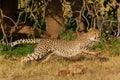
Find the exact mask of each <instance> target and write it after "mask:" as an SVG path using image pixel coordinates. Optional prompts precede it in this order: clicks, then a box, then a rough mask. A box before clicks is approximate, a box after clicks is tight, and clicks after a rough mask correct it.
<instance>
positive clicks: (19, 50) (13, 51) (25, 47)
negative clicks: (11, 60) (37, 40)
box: [0, 44, 34, 57]
mask: <svg viewBox="0 0 120 80" xmlns="http://www.w3.org/2000/svg"><path fill="white" fill-rule="evenodd" d="M33 50H34V46H33V45H30V44H21V45H19V46H18V47H15V48H10V47H7V46H4V45H2V44H1V45H0V54H1V55H11V56H16V57H19V56H23V55H27V54H29V53H32V52H33Z"/></svg>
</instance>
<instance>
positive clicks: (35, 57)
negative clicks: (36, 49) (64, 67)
mask: <svg viewBox="0 0 120 80" xmlns="http://www.w3.org/2000/svg"><path fill="white" fill-rule="evenodd" d="M52 55H53V54H52V52H47V53H45V54H42V53H41V54H40V53H39V54H36V55H35V53H32V54H28V55H27V56H26V57H22V58H21V65H22V66H24V65H26V64H27V63H29V62H31V61H33V60H34V61H38V62H39V61H40V62H41V63H44V62H46V61H48V59H49V58H50V57H51V56H52Z"/></svg>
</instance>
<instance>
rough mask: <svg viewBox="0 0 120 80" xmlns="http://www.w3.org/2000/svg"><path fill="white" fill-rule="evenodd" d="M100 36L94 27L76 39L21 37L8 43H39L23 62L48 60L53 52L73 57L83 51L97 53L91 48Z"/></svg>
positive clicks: (13, 44)
mask: <svg viewBox="0 0 120 80" xmlns="http://www.w3.org/2000/svg"><path fill="white" fill-rule="evenodd" d="M99 37H100V32H99V31H98V30H97V29H92V30H89V31H88V32H87V33H82V34H80V35H79V36H78V37H77V38H76V39H75V40H70V41H66V40H57V39H20V40H17V41H15V42H12V43H9V44H7V45H8V46H11V47H13V46H15V45H18V44H23V43H37V46H36V48H35V49H34V52H33V53H31V54H28V55H27V56H25V57H23V58H22V59H21V61H22V62H23V63H27V62H29V61H32V60H42V59H44V60H47V59H48V58H49V57H50V56H51V55H52V54H55V55H58V56H62V57H72V56H76V55H77V54H81V53H88V54H92V55H96V53H95V52H91V51H90V50H89V48H90V47H91V46H92V44H94V42H97V41H99ZM44 60H43V61H44Z"/></svg>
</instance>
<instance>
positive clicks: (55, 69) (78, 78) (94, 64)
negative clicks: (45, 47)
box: [0, 56, 120, 80]
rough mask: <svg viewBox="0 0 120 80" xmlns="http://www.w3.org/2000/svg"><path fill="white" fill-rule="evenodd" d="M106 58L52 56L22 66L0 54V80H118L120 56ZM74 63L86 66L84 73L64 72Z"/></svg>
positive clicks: (119, 75)
mask: <svg viewBox="0 0 120 80" xmlns="http://www.w3.org/2000/svg"><path fill="white" fill-rule="evenodd" d="M108 58H109V60H108V61H100V60H99V59H95V60H87V59H83V60H82V59H81V60H78V61H71V60H67V59H63V58H58V57H56V56H52V57H51V59H50V60H49V61H48V62H45V63H43V64H40V63H37V64H36V63H32V64H30V65H29V66H26V67H24V68H23V67H21V66H20V62H19V61H16V60H10V59H5V58H4V57H3V56H0V80H119V79H120V57H119V56H117V57H108ZM76 64H78V65H83V66H84V67H86V69H85V71H84V73H82V74H81V73H80V74H75V75H71V74H70V75H69V73H65V74H64V70H65V69H72V68H69V66H71V65H76ZM79 68H81V67H78V68H77V69H79ZM77 69H73V70H77ZM60 70H63V74H64V75H59V72H60ZM78 71H79V70H78ZM73 72H75V71H73ZM66 74H68V75H66Z"/></svg>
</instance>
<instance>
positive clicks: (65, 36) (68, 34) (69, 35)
mask: <svg viewBox="0 0 120 80" xmlns="http://www.w3.org/2000/svg"><path fill="white" fill-rule="evenodd" d="M73 33H74V32H73V30H68V31H67V32H64V30H63V31H62V32H61V34H60V39H63V40H73V39H74V38H75V37H74V35H73Z"/></svg>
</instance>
